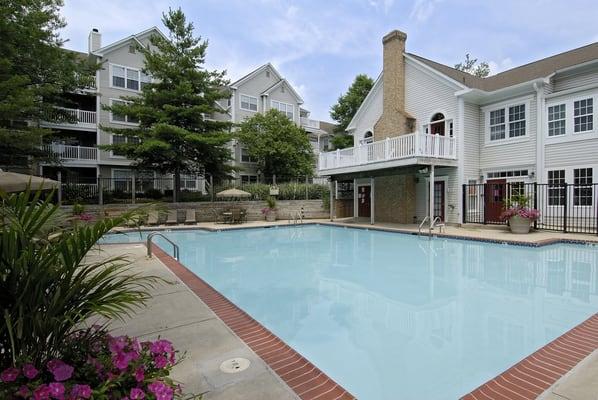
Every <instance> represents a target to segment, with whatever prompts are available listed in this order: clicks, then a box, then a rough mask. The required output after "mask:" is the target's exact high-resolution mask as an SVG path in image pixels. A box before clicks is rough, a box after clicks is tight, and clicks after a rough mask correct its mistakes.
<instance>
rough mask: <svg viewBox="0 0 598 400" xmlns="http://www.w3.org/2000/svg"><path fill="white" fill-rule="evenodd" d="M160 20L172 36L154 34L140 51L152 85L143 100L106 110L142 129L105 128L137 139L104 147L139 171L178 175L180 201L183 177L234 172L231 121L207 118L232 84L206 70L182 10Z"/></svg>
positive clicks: (202, 44) (200, 44)
mask: <svg viewBox="0 0 598 400" xmlns="http://www.w3.org/2000/svg"><path fill="white" fill-rule="evenodd" d="M162 22H163V23H164V25H165V26H166V27H167V28H168V31H169V35H168V36H169V37H168V38H165V37H163V36H161V35H153V36H152V37H151V39H150V43H151V45H150V46H148V47H140V48H139V51H140V52H141V53H142V54H143V55H144V57H145V63H144V68H143V72H144V73H146V74H148V75H150V76H151V77H152V82H151V83H148V84H147V85H144V86H143V87H142V92H141V94H140V95H139V96H135V97H126V98H123V99H124V100H126V103H123V104H113V105H112V106H110V107H106V109H108V110H110V111H112V112H113V113H116V114H120V115H128V116H129V117H133V118H135V119H136V120H139V127H135V128H132V129H122V128H113V127H102V128H103V129H104V130H106V131H108V132H111V133H114V134H119V135H125V136H127V137H129V138H136V139H135V140H128V141H127V143H123V144H112V145H106V146H102V148H105V149H109V150H117V151H119V152H122V153H124V154H125V155H126V156H127V158H129V159H131V160H135V166H136V167H137V169H140V170H143V169H149V170H154V171H158V172H161V173H172V174H174V189H175V190H174V192H175V196H176V197H178V193H179V192H180V177H181V174H183V173H198V172H202V173H203V172H206V173H209V174H212V176H214V178H216V179H218V178H223V177H225V176H227V175H228V173H229V172H231V171H232V167H231V166H230V165H229V164H228V163H227V162H228V161H229V160H230V159H231V155H230V150H229V149H228V147H227V143H228V142H229V141H230V140H231V138H232V137H231V134H230V123H227V122H220V121H214V120H212V119H210V118H209V117H210V116H211V115H214V114H215V113H217V112H218V111H219V110H218V108H217V105H216V101H217V100H220V99H223V98H227V97H228V96H229V94H228V93H227V90H226V89H225V88H226V85H227V83H228V82H227V81H226V79H225V72H219V71H208V70H207V69H205V68H204V67H203V64H204V63H205V56H206V49H207V47H208V42H207V41H206V40H202V39H201V37H194V36H193V29H194V27H193V24H192V23H188V22H187V20H186V17H185V14H184V13H183V11H182V10H181V9H180V8H179V9H177V10H172V9H169V11H168V13H164V14H163V17H162ZM137 139H138V140H137Z"/></svg>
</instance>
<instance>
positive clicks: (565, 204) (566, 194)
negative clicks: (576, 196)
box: [563, 182, 569, 233]
mask: <svg viewBox="0 0 598 400" xmlns="http://www.w3.org/2000/svg"><path fill="white" fill-rule="evenodd" d="M563 187H564V191H565V196H563V203H564V204H563V232H565V233H567V208H568V206H567V204H568V203H569V201H568V200H569V190H567V182H565V183H563Z"/></svg>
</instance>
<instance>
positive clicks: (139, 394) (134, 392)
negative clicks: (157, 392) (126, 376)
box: [129, 388, 145, 400]
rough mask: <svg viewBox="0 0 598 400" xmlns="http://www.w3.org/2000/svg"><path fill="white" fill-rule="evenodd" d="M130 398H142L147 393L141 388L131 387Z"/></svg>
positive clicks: (133, 399) (137, 399)
mask: <svg viewBox="0 0 598 400" xmlns="http://www.w3.org/2000/svg"><path fill="white" fill-rule="evenodd" d="M129 398H130V399H131V400H141V399H143V398H145V393H144V392H143V390H141V389H139V388H133V389H131V393H129Z"/></svg>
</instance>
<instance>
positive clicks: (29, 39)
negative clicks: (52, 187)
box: [0, 0, 97, 166]
mask: <svg viewBox="0 0 598 400" xmlns="http://www.w3.org/2000/svg"><path fill="white" fill-rule="evenodd" d="M61 6H62V0H36V1H31V0H5V1H3V2H0V15H3V17H2V18H0V165H8V166H29V165H30V164H31V162H32V161H35V159H47V157H48V155H47V154H45V153H44V152H42V151H41V150H40V144H41V140H42V137H43V136H44V135H47V134H49V133H50V131H49V130H47V129H41V128H40V125H39V121H40V120H42V119H43V120H48V121H54V120H70V119H72V118H73V117H71V116H69V115H68V114H66V113H64V112H61V111H57V110H54V109H53V106H54V105H55V104H57V103H59V102H61V103H62V102H64V100H65V99H64V98H63V94H64V93H67V92H71V91H73V90H75V89H77V88H80V87H84V86H87V84H89V82H90V79H91V74H92V73H93V71H94V70H95V69H96V68H97V66H95V65H93V64H92V63H90V62H88V61H87V60H86V59H81V58H80V57H78V56H77V54H76V53H74V52H72V51H68V50H65V49H63V48H61V46H62V45H63V44H64V42H65V41H64V40H63V39H61V37H60V35H59V33H58V31H59V30H60V29H61V28H63V27H64V26H65V23H64V20H63V19H62V18H61V17H60V15H59V10H60V7H61Z"/></svg>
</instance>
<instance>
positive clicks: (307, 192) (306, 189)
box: [305, 175, 309, 200]
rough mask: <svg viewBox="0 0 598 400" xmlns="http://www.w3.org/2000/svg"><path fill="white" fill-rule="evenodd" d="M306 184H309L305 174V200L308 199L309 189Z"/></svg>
mask: <svg viewBox="0 0 598 400" xmlns="http://www.w3.org/2000/svg"><path fill="white" fill-rule="evenodd" d="M307 185H309V178H308V177H307V175H305V200H309V189H308V187H307Z"/></svg>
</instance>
